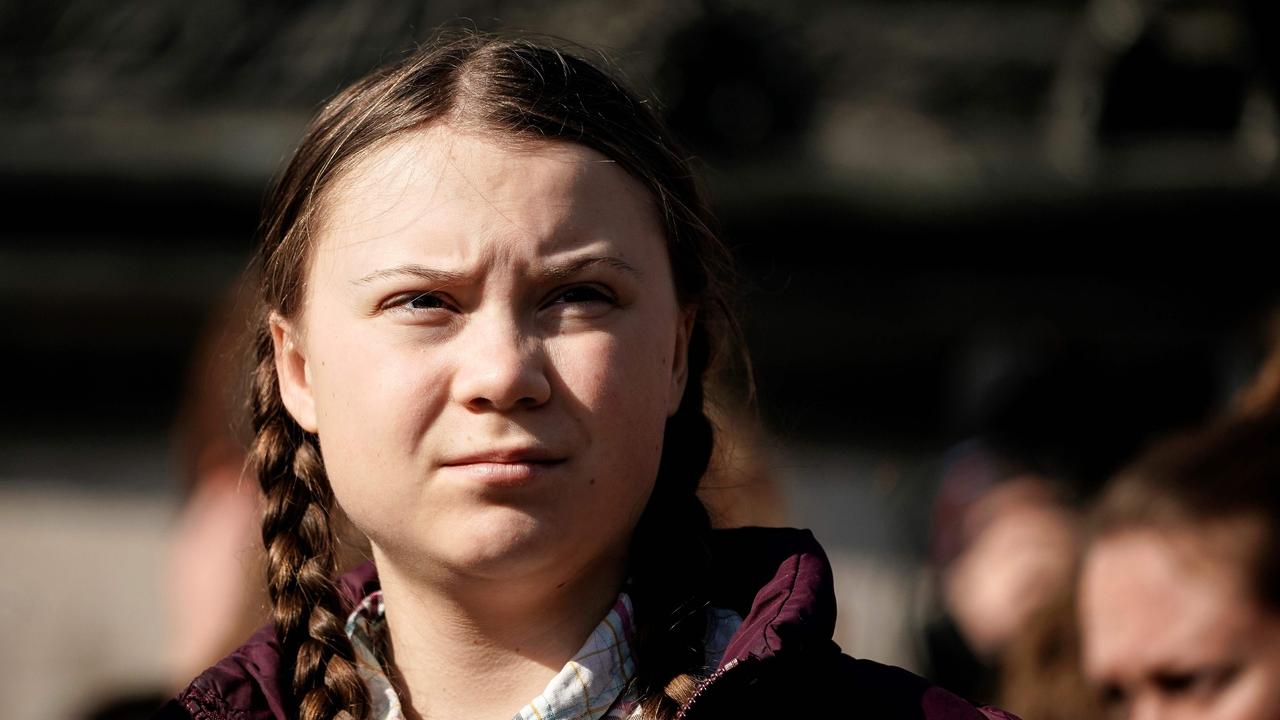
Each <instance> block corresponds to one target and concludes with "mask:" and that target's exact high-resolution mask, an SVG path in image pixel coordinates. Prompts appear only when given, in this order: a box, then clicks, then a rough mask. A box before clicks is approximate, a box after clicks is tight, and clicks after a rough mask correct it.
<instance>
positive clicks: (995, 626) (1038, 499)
mask: <svg viewBox="0 0 1280 720" xmlns="http://www.w3.org/2000/svg"><path fill="white" fill-rule="evenodd" d="M1078 523H1079V515H1078V511H1077V510H1076V505H1075V503H1074V501H1073V500H1072V498H1071V497H1070V495H1069V490H1068V489H1067V487H1066V486H1065V484H1064V483H1063V482H1061V481H1060V480H1057V479H1055V478H1052V477H1049V476H1046V475H1043V474H1041V473H1039V472H1037V471H1035V470H1032V469H1030V468H1029V467H1028V466H1026V465H1022V464H1019V463H1015V462H1013V461H1010V460H1008V459H1006V458H1005V457H1004V456H1002V455H1000V454H998V453H996V452H994V451H993V450H991V449H990V448H988V447H986V446H985V445H984V444H982V443H980V442H976V441H971V442H968V443H964V444H961V445H960V446H957V447H956V448H953V450H952V451H951V452H950V453H949V455H948V458H947V463H946V471H945V473H944V477H943V482H942V486H941V488H940V490H939V493H938V497H937V500H936V502H935V508H934V537H933V553H932V554H933V562H934V567H935V568H937V569H938V578H937V579H938V591H937V594H938V600H939V602H940V604H941V615H940V616H939V617H938V618H935V619H934V620H933V622H932V623H931V624H930V625H929V626H928V627H927V628H926V630H927V634H926V641H927V643H928V646H927V648H928V650H929V659H930V674H931V677H932V678H933V679H934V680H936V681H937V682H939V683H941V684H943V685H944V686H946V687H950V688H953V689H955V690H957V691H959V692H963V693H965V694H966V695H970V696H974V697H980V698H988V699H991V698H995V697H996V696H997V693H998V692H999V691H1000V688H1001V686H1002V673H1003V670H1004V667H1005V665H1006V664H1007V663H1006V661H1005V656H1006V654H1007V653H1008V652H1009V650H1010V648H1011V647H1012V646H1014V645H1015V644H1016V643H1017V642H1018V641H1019V640H1020V638H1022V637H1023V636H1024V635H1025V634H1026V632H1027V630H1028V627H1029V626H1030V625H1031V624H1032V621H1033V618H1036V617H1038V616H1039V615H1040V614H1041V613H1042V612H1043V611H1044V610H1045V609H1046V608H1047V607H1049V606H1050V605H1052V604H1053V603H1055V602H1056V601H1058V599H1059V598H1060V597H1061V596H1062V594H1063V593H1065V592H1067V591H1068V589H1069V588H1070V585H1071V577H1072V572H1073V567H1074V564H1075V561H1076V556H1077V552H1078ZM1010 707H1018V706H1015V705H1010ZM1018 709H1019V712H1020V713H1023V716H1024V717H1026V714H1025V713H1024V712H1023V709H1022V708H1021V707H1018Z"/></svg>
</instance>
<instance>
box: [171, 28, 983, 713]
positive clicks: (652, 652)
mask: <svg viewBox="0 0 1280 720" xmlns="http://www.w3.org/2000/svg"><path fill="white" fill-rule="evenodd" d="M684 158H685V156H684V155H683V154H682V153H680V152H679V151H678V150H677V149H676V147H675V145H674V143H673V141H672V140H671V139H670V137H669V134H668V133H667V131H666V130H665V129H664V127H663V126H662V124H661V121H660V120H659V119H658V118H657V116H656V115H654V114H653V111H652V109H651V105H649V104H648V103H646V102H644V101H643V100H641V99H640V98H639V97H637V96H635V95H633V94H632V93H631V92H630V91H628V90H626V89H624V88H623V87H622V86H621V85H620V84H619V83H618V82H617V81H616V80H614V79H612V78H610V77H609V76H607V75H606V74H604V73H603V72H601V71H600V70H599V69H597V68H596V67H594V66H593V65H591V64H590V63H588V62H586V61H584V60H582V59H579V58H577V57H575V56H573V55H570V54H567V53H565V52H562V51H560V50H558V49H555V48H553V47H550V46H546V45H543V44H541V43H539V42H535V41H531V40H528V39H502V38H493V37H488V36H482V35H464V36H461V37H459V38H455V39H441V40H438V41H437V42H435V43H432V44H430V45H428V46H426V47H424V48H422V49H420V50H418V51H417V52H415V53H413V54H411V55H410V56H408V57H407V58H405V59H403V60H402V61H400V62H398V63H396V64H394V65H391V66H389V67H386V68H383V69H380V70H378V71H376V72H374V73H373V74H371V75H370V76H368V77H366V78H365V79H363V80H361V81H358V82H357V83H356V84H354V85H353V86H352V87H350V88H348V89H347V90H345V91H344V92H342V93H341V94H339V95H338V96H337V97H336V98H335V99H334V100H333V101H331V102H330V103H329V104H328V105H327V106H326V107H325V108H324V109H323V110H322V111H321V113H320V115H319V116H318V118H317V119H316V120H315V121H314V122H313V124H312V126H311V128H310V129H309V131H308V133H307V135H306V137H305V138H304V140H303V142H302V144H301V145H300V147H299V148H298V150H297V152H296V154H295V156H294V158H293V160H292V162H291V163H290V165H289V167H288V169H287V170H286V171H285V173H284V174H283V175H282V176H281V178H280V180H279V182H278V183H277V185H276V188H275V191H274V193H273V195H272V199H271V201H270V202H269V204H268V208H267V210H266V213H265V222H264V225H263V227H264V233H263V238H262V245H261V248H260V252H261V255H260V262H261V267H262V269H263V272H264V281H263V283H262V291H263V294H262V303H261V307H260V310H259V312H258V313H257V314H256V315H255V319H254V323H255V328H254V331H255V338H254V350H255V359H256V363H257V364H256V365H255V366H254V368H253V369H252V376H253V392H252V393H251V409H252V412H253V430H254V434H255V435H254V440H253V444H252V446H251V450H250V465H251V467H252V468H253V471H254V474H255V475H256V477H257V480H258V481H259V483H260V485H261V487H262V490H263V494H264V497H265V503H266V512H265V517H264V520H263V530H262V535H263V540H264V544H265V545H266V548H267V561H266V562H267V575H268V595H269V598H270V602H271V614H272V619H273V623H272V624H271V625H270V626H268V627H265V628H263V629H262V630H260V631H259V632H258V633H257V634H256V635H255V636H254V637H253V638H251V639H250V641H249V642H248V643H247V644H246V645H244V646H242V647H241V648H240V649H238V650H236V651H235V652H233V653H232V654H231V655H229V656H228V657H227V658H224V659H223V660H222V661H220V662H219V663H218V664H217V665H215V666H214V667H213V668H210V669H209V670H208V671H206V672H204V673H202V674H201V675H200V676H199V677H197V678H196V679H195V680H194V681H193V682H192V683H191V685H189V686H188V687H187V688H186V689H185V690H183V691H182V692H181V693H180V694H179V695H178V697H177V698H175V699H174V700H173V701H172V702H171V703H170V704H168V705H167V706H166V708H165V709H164V710H163V711H162V715H161V716H162V717H168V718H191V717H200V718H206V719H211V718H233V717H236V718H238V717H259V718H267V717H274V718H286V717H289V718H292V717H301V718H304V719H306V720H315V719H317V718H329V717H342V718H378V720H383V719H387V718H390V719H395V718H414V717H441V716H449V717H499V716H501V717H504V718H505V717H511V716H512V713H513V712H515V713H516V715H515V716H516V717H520V718H534V717H539V718H543V717H581V718H622V717H627V718H674V717H687V718H690V720H696V719H697V718H719V717H748V716H774V717H812V716H815V715H816V714H818V713H824V714H825V713H831V712H840V713H841V714H846V713H860V712H866V713H868V714H872V715H877V716H888V717H904V718H928V719H936V718H955V719H956V720H959V719H960V718H971V719H973V720H978V719H979V718H982V717H988V718H992V717H1007V715H1006V714H1004V713H1002V712H1000V711H997V710H991V709H985V710H979V709H978V708H975V707H974V706H973V705H971V704H969V703H967V702H965V701H963V700H961V699H960V698H958V697H956V696H954V695H952V694H950V693H948V692H946V691H944V690H942V689H940V688H937V687H934V686H931V685H930V684H929V683H927V682H925V681H924V680H922V679H920V678H917V677H915V676H913V675H911V674H909V673H907V672H905V671H902V670H898V669H895V668H888V667H886V666H882V665H877V664H875V663H871V662H868V661H861V660H854V659H852V658H849V657H848V656H845V655H843V654H842V653H841V651H840V650H839V648H838V647H837V646H836V645H835V644H834V643H833V642H832V641H831V639H830V638H831V632H832V629H833V626H834V614H835V606H834V598H833V592H832V583H831V576H830V567H829V566H828V564H827V562H826V560H825V557H824V555H823V553H822V551H821V549H820V548H819V547H818V545H817V544H816V542H815V541H814V540H813V538H812V536H811V535H809V534H808V533H805V532H802V531H795V530H778V529H761V528H750V529H738V530H729V531H712V530H711V529H710V522H709V519H708V517H707V514H706V510H705V508H704V507H703V505H702V504H701V503H700V502H699V501H698V499H697V495H696V491H697V489H698V486H699V483H700V481H701V479H702V478H703V476H704V473H705V471H706V468H707V465H708V462H709V460H710V458H711V455H712V452H713V448H714V444H713V442H714V441H713V437H714V434H713V428H712V425H711V423H710V422H709V420H708V418H707V415H706V408H705V402H704V396H705V392H704V382H705V380H706V376H707V374H708V370H709V368H711V367H712V365H713V361H714V360H715V359H716V356H717V352H718V351H719V350H721V349H722V348H724V347H726V342H727V340H729V339H730V337H729V336H731V335H732V333H731V328H732V327H733V326H732V323H731V320H730V317H729V315H728V309H727V303H726V293H727V287H726V285H727V282H728V280H729V271H728V267H729V259H728V256H727V251H726V249H725V248H724V246H723V245H722V244H721V243H720V241H719V239H718V238H717V237H716V235H715V234H714V233H713V232H712V231H711V229H710V225H711V223H710V219H711V218H710V214H709V209H708V208H707V206H706V205H705V203H704V201H703V199H702V195H701V193H700V192H699V190H698V187H697V184H696V181H695V180H694V178H693V175H692V173H691V171H690V169H689V167H688V166H687V164H686V161H685V159H684ZM340 516H345V517H346V518H347V519H348V520H349V521H350V523H351V524H352V525H353V526H354V527H355V528H357V529H358V530H359V531H360V532H361V533H362V535H364V536H365V537H366V538H367V539H368V542H369V547H370V550H371V553H372V556H373V563H368V564H365V565H362V566H361V567H359V568H357V569H356V570H354V571H352V572H350V573H348V574H346V575H344V576H342V577H341V578H339V577H338V571H339V568H338V563H337V559H336V557H335V543H336V540H335V531H334V524H335V518H338V517H340ZM530 698H532V699H530ZM522 706H523V707H522ZM521 707H522V709H519V710H518V711H517V708H521Z"/></svg>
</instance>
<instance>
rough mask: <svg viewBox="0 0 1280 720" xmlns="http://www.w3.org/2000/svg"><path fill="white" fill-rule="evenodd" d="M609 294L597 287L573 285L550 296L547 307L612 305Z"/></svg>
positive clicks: (611, 296) (611, 298) (612, 299)
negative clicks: (593, 304) (594, 304)
mask: <svg viewBox="0 0 1280 720" xmlns="http://www.w3.org/2000/svg"><path fill="white" fill-rule="evenodd" d="M614 302H615V301H614V298H613V295H612V294H611V293H609V292H608V291H607V290H605V289H604V288H602V287H599V286H597V285H574V286H572V287H568V288H565V289H563V290H560V291H558V292H556V293H555V294H554V295H552V296H551V299H550V301H548V302H547V305H548V306H554V305H588V304H592V303H605V304H609V305H612V304H614Z"/></svg>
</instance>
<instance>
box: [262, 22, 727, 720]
mask: <svg viewBox="0 0 1280 720" xmlns="http://www.w3.org/2000/svg"><path fill="white" fill-rule="evenodd" d="M435 123H447V124H449V125H451V126H454V127H457V128H461V129H465V130H473V131H478V132H483V133H485V134H487V135H490V136H495V137H498V138H507V139H510V140H512V141H516V142H522V141H523V142H542V141H545V140H548V139H553V140H561V141H568V142H573V143H578V144H581V145H584V146H586V147H589V148H592V149H594V150H596V151H598V152H600V153H602V154H604V155H605V156H607V157H609V158H610V159H612V160H613V161H615V162H617V163H618V164H619V165H620V166H621V167H622V168H623V169H625V170H626V171H627V172H629V173H630V174H631V175H633V176H634V177H635V178H637V179H638V180H639V181H640V182H641V183H643V184H644V186H645V187H646V188H648V190H649V191H650V193H652V196H653V199H654V201H655V204H656V206H657V208H658V212H659V214H660V216H661V220H662V223H663V227H664V229H665V232H666V239H667V250H668V255H669V257H670V260H671V266H672V270H673V275H674V278H675V284H676V292H677V295H678V300H679V301H680V303H681V304H682V305H684V306H686V307H693V308H697V311H698V312H697V315H696V320H695V323H694V327H693V332H692V336H691V339H690V345H689V383H688V387H687V389H686V391H685V395H684V397H683V399H682V403H681V405H680V408H679V409H678V410H677V412H676V413H675V414H674V415H673V416H672V417H671V418H670V419H669V420H668V422H667V427H666V431H665V436H664V443H663V449H662V458H661V463H660V467H659V471H658V479H657V482H656V485H655V489H654V492H653V494H652V496H651V498H650V500H649V504H648V506H647V507H646V509H645V511H644V513H643V516H642V517H641V519H640V522H639V525H638V527H637V528H636V531H635V534H634V536H633V540H632V545H631V556H630V563H631V564H630V567H629V570H630V576H631V580H632V585H631V589H630V591H631V593H632V598H633V601H634V603H635V607H636V626H637V633H636V639H635V647H634V651H635V655H636V660H637V663H636V665H637V676H636V678H635V680H634V682H635V683H636V690H637V691H638V692H639V694H640V697H641V707H642V709H643V714H644V716H645V717H648V718H669V717H672V716H674V715H675V713H676V711H677V709H678V707H679V705H680V703H681V702H682V701H684V700H685V699H687V698H686V696H687V695H688V694H689V692H690V691H691V688H692V687H693V686H694V684H695V683H694V681H693V678H692V676H693V675H695V674H697V673H699V672H701V671H703V670H704V668H702V667H701V665H702V663H703V654H704V648H703V634H704V631H705V628H704V624H705V620H704V617H705V614H704V612H703V609H704V607H705V606H706V596H705V593H704V591H703V588H702V587H701V585H700V582H701V580H700V578H703V577H705V576H706V575H707V573H706V572H705V564H706V562H707V560H706V552H705V549H704V548H705V533H706V531H707V529H708V527H709V523H708V520H707V515H706V511H705V510H704V509H703V506H702V505H701V503H700V502H699V501H698V499H697V496H696V495H695V491H696V490H697V486H698V482H699V480H700V479H701V477H702V475H703V474H704V472H705V471H706V467H707V462H708V459H709V458H710V455H711V451H712V445H713V432H712V426H711V423H710V422H709V421H708V419H707V417H706V414H705V413H704V408H703V405H704V388H703V384H704V375H705V374H706V371H707V369H708V368H709V367H710V366H711V365H712V364H713V362H714V360H715V359H716V357H717V355H718V354H719V350H720V349H721V347H722V345H725V344H726V341H725V338H726V337H727V336H731V335H736V329H735V327H734V326H733V324H732V321H731V319H730V315H729V313H728V310H727V306H728V303H727V299H726V297H727V289H726V288H727V279H728V278H729V277H730V270H731V264H730V258H729V255H728V252H727V250H726V249H725V247H724V245H723V244H722V243H721V242H720V241H719V239H718V238H717V236H716V234H715V233H714V232H713V230H712V218H711V214H710V211H709V209H708V206H707V204H706V202H705V201H704V196H703V193H702V191H701V189H700V187H699V185H698V183H697V181H696V179H695V176H694V173H693V172H692V170H691V168H690V166H689V162H688V160H687V159H686V157H685V156H684V155H683V154H681V152H680V150H679V149H678V147H677V145H676V144H675V143H674V142H673V140H672V138H671V136H670V133H669V132H668V131H667V130H666V128H665V127H664V125H663V123H662V121H661V120H660V119H659V117H658V116H657V114H656V113H655V112H654V110H653V108H652V106H651V105H650V104H648V103H647V102H645V101H644V100H642V99H641V98H639V97H638V96H637V95H635V94H634V93H633V92H631V91H630V90H628V89H626V88H625V87H623V86H622V85H621V84H620V83H619V82H618V81H617V80H615V79H614V78H612V77H611V76H610V75H609V74H607V73H605V72H603V71H601V70H600V69H598V68H597V67H595V66H594V65H592V64H591V63H589V62H586V61H584V60H582V59H580V58H578V57H576V56H575V55H573V54H570V53H569V52H566V51H564V50H562V49H559V48H557V47H555V46H554V45H552V44H550V43H546V42H542V41H533V40H531V39H528V38H502V37H494V36H489V35H480V34H465V35H461V36H456V37H452V38H441V39H439V40H437V41H436V42H434V43H432V44H430V45H428V46H426V47H424V48H422V49H420V50H418V51H417V52H414V53H412V54H410V55H408V56H407V57H405V58H404V59H403V60H401V61H399V62H397V63H394V64H392V65H389V66H387V67H385V68H383V69H380V70H377V71H375V72H374V73H372V74H370V75H369V76H367V77H365V78H364V79H362V80H359V81H358V82H356V83H355V84H354V85H352V86H351V87H349V88H348V89H346V90H344V91H343V92H341V93H340V94H339V95H338V96H336V97H335V98H334V99H333V100H332V101H330V102H329V103H328V104H327V105H325V107H324V108H323V109H322V110H321V111H320V113H319V115H318V116H317V117H316V118H315V120H314V121H313V122H312V123H311V125H310V127H309V129H308V130H307V133H306V135H305V136H304V138H303V140H302V142H301V144H300V145H299V147H298V149H297V151H296V153H295V154H294V156H293V159H292V161H291V162H290V163H289V165H288V167H287V169H286V170H285V171H284V173H283V174H282V175H281V177H280V178H279V179H278V181H277V183H276V184H275V186H274V189H273V191H272V194H271V195H270V197H269V200H268V204H267V206H266V208H265V211H264V214H263V225H262V230H261V236H262V237H261V245H260V255H259V257H258V262H259V263H260V267H261V269H262V272H263V283H262V303H261V308H260V311H259V315H258V317H257V328H256V336H255V341H254V343H255V344H254V352H255V357H254V361H255V362H256V367H255V369H254V371H253V372H254V377H253V393H252V397H251V410H252V422H253V430H254V433H255V436H256V437H255V441H254V443H253V447H252V450H251V456H250V457H251V463H252V466H253V468H254V469H255V470H256V472H257V475H258V478H259V480H260V482H261V484H262V489H263V492H264V493H265V495H266V500H267V503H266V504H267V508H266V512H265V515H264V519H263V528H262V536H263V542H264V543H265V544H266V547H267V568H268V590H269V593H270V597H271V602H272V607H273V617H274V621H275V624H276V627H277V632H278V635H279V639H280V642H281V646H282V656H283V657H284V659H285V665H286V667H291V670H292V686H291V689H292V696H293V702H294V703H295V707H296V709H297V712H298V714H299V716H300V717H301V718H303V719H304V720H316V719H318V718H328V717H332V716H338V717H352V718H363V717H365V716H366V715H367V712H368V708H369V698H368V695H367V691H366V689H365V687H364V685H363V683H362V681H361V679H360V677H359V675H358V674H357V672H356V669H355V662H354V652H353V650H352V646H351V643H350V641H349V640H348V638H347V637H346V635H345V633H344V627H343V626H344V621H345V617H346V612H347V610H348V608H347V606H346V605H345V604H344V601H343V599H342V595H341V594H340V593H339V592H338V590H337V587H336V585H335V576H336V574H337V571H338V568H337V567H336V561H335V559H334V558H335V544H336V541H335V531H334V523H333V522H332V521H331V515H332V514H333V513H334V512H335V507H334V498H333V493H332V490H331V489H330V487H329V483H328V479H327V477H326V475H325V469H324V462H323V458H322V454H321V452H320V448H319V444H318V440H317V438H316V437H315V436H314V435H312V434H309V433H307V432H305V431H303V430H302V428H300V427H299V426H298V425H297V423H295V422H294V421H293V419H292V418H291V416H290V415H289V413H288V412H287V411H286V410H285V408H284V406H283V404H282V401H281V398H280V392H279V387H278V384H277V378H276V372H275V365H274V357H273V349H272V342H271V337H270V333H269V330H268V318H269V315H270V313H273V312H275V313H279V314H281V315H282V316H284V317H293V316H295V315H296V314H297V313H298V312H299V310H300V307H301V300H302V297H303V296H304V294H305V282H306V273H307V267H308V260H309V255H310V253H309V250H310V243H311V236H312V230H313V227H312V225H313V223H314V222H315V221H316V218H317V216H318V214H319V210H320V206H321V204H322V202H323V199H324V193H325V192H326V190H327V189H328V188H329V187H330V186H331V185H332V184H333V182H334V181H335V179H336V178H338V177H340V175H341V174H342V172H343V170H344V169H345V168H347V167H349V166H350V165H351V164H352V163H353V162H355V161H356V160H357V159H358V158H360V157H361V156H362V155H363V154H364V153H366V152H368V151H369V150H370V149H371V148H373V147H376V146H377V145H378V144H379V143H381V142H383V141H385V140H387V139H388V138H391V137H393V136H396V135H398V134H401V133H405V132H409V131H413V130H416V129H420V128H424V127H426V126H429V125H432V124H435Z"/></svg>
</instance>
